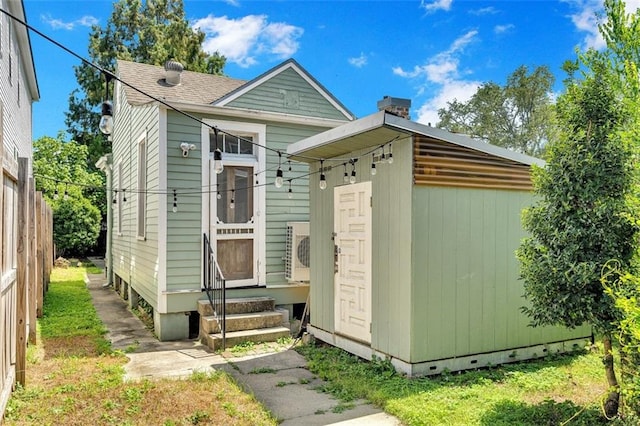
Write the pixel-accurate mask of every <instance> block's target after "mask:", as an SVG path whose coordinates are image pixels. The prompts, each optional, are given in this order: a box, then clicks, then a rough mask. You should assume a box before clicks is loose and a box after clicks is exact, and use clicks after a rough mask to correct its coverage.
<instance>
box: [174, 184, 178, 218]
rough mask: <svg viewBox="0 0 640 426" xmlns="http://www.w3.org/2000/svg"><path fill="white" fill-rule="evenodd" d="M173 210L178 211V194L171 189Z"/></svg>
mask: <svg viewBox="0 0 640 426" xmlns="http://www.w3.org/2000/svg"><path fill="white" fill-rule="evenodd" d="M173 212H174V213H178V194H177V193H176V190H175V189H174V190H173Z"/></svg>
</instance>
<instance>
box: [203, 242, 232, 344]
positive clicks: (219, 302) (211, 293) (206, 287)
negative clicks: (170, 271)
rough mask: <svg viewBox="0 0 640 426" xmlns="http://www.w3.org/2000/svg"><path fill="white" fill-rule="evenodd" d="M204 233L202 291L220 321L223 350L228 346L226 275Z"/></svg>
mask: <svg viewBox="0 0 640 426" xmlns="http://www.w3.org/2000/svg"><path fill="white" fill-rule="evenodd" d="M203 235H204V239H203V242H204V250H203V254H204V256H203V258H204V264H203V289H202V291H204V292H206V293H207V298H208V299H209V304H210V305H211V309H213V317H214V318H215V320H216V321H217V322H218V328H219V329H220V334H221V335H222V350H225V349H226V348H227V340H226V314H225V302H226V294H225V293H226V291H225V289H226V285H225V279H224V275H222V271H221V270H220V265H218V262H216V256H215V253H214V251H213V248H211V241H209V237H207V234H206V233H205V234H203Z"/></svg>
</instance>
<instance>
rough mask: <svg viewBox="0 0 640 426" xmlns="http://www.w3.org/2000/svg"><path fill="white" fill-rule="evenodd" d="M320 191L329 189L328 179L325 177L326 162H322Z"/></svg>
mask: <svg viewBox="0 0 640 426" xmlns="http://www.w3.org/2000/svg"><path fill="white" fill-rule="evenodd" d="M320 189H322V190H323V191H324V190H325V189H327V177H326V176H325V175H324V160H320Z"/></svg>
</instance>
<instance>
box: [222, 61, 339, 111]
mask: <svg viewBox="0 0 640 426" xmlns="http://www.w3.org/2000/svg"><path fill="white" fill-rule="evenodd" d="M285 96H289V97H293V98H296V99H297V102H294V103H286V102H285ZM228 105H229V106H232V107H235V108H247V109H257V110H262V111H271V112H281V113H286V114H295V115H304V116H309V117H320V118H330V119H336V120H344V119H345V117H344V115H343V114H342V113H341V112H340V111H338V110H337V109H336V108H335V107H334V106H333V105H332V104H331V103H330V102H329V101H327V100H326V99H325V98H324V97H323V96H322V95H320V93H318V91H317V90H316V89H314V88H313V86H311V85H310V84H309V83H308V82H307V81H306V80H305V79H303V78H302V77H301V76H300V75H299V74H298V73H297V72H295V71H294V70H292V69H287V70H284V71H283V72H281V73H280V74H278V75H276V76H274V77H272V78H271V79H269V80H268V81H266V82H264V83H263V84H261V85H260V86H258V87H256V88H254V89H253V90H251V91H249V92H247V93H245V94H244V95H242V96H240V97H239V98H238V99H235V100H234V101H232V102H230V103H229V104H228Z"/></svg>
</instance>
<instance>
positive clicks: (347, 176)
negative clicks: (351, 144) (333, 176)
mask: <svg viewBox="0 0 640 426" xmlns="http://www.w3.org/2000/svg"><path fill="white" fill-rule="evenodd" d="M342 165H343V166H344V176H343V177H342V181H343V182H344V183H349V173H347V163H343V164H342Z"/></svg>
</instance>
